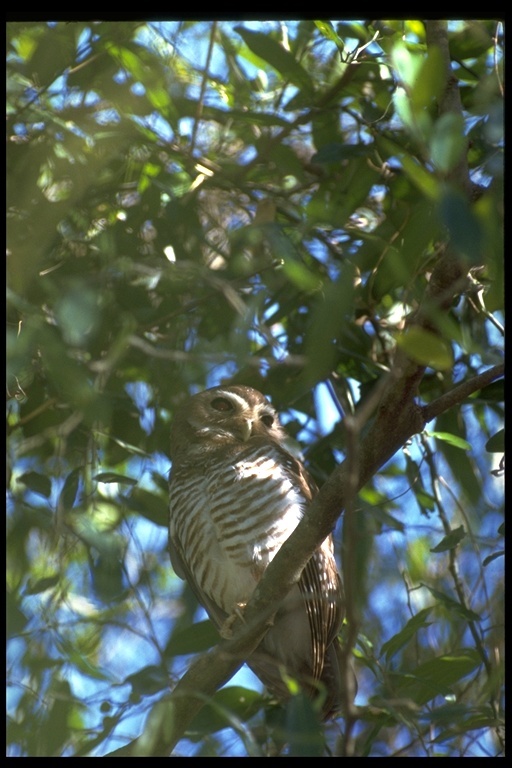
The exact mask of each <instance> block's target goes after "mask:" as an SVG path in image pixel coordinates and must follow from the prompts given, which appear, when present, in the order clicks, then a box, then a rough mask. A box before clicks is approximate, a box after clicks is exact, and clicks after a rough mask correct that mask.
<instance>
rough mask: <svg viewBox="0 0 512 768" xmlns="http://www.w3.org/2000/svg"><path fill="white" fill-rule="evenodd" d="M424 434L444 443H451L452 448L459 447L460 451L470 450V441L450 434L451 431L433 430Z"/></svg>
mask: <svg viewBox="0 0 512 768" xmlns="http://www.w3.org/2000/svg"><path fill="white" fill-rule="evenodd" d="M426 434H427V435H428V436H429V437H435V439H436V440H441V441H442V442H444V443H448V444H449V445H453V446H454V448H460V449H461V450H462V451H470V450H471V443H468V441H467V440H464V438H462V437H459V435H452V434H451V432H439V431H437V430H435V431H434V432H430V431H429V432H427V433H426Z"/></svg>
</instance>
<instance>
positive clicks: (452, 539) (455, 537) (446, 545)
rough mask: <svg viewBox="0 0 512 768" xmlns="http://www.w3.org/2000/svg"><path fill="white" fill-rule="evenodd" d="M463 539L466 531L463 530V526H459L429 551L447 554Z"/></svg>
mask: <svg viewBox="0 0 512 768" xmlns="http://www.w3.org/2000/svg"><path fill="white" fill-rule="evenodd" d="M464 538H466V531H465V530H464V526H463V525H461V526H459V528H454V529H453V531H450V533H448V534H447V535H446V536H444V537H443V538H442V539H441V541H440V542H439V544H436V546H435V547H432V549H431V550H430V551H431V552H447V551H448V550H450V549H455V547H456V546H457V544H459V543H460V542H461V541H462V539H464Z"/></svg>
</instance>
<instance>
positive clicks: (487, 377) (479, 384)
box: [421, 363, 505, 423]
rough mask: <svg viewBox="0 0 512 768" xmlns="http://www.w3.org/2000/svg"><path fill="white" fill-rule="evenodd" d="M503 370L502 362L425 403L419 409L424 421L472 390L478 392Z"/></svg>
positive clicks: (461, 398)
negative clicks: (427, 403)
mask: <svg viewBox="0 0 512 768" xmlns="http://www.w3.org/2000/svg"><path fill="white" fill-rule="evenodd" d="M504 372H505V364H504V363H500V365H495V366H493V367H492V368H489V369H488V370H487V371H484V372H483V373H480V374H479V375H478V376H473V378H471V379H468V381H463V382H462V384H459V385H458V386H457V387H455V388H454V389H452V390H451V391H450V392H446V394H444V395H442V396H441V397H438V398H437V400H434V402H432V403H429V405H425V406H424V407H423V408H422V409H421V412H422V415H423V418H424V419H425V423H427V422H429V421H432V419H435V418H436V416H439V415H440V414H441V413H444V412H445V411H448V410H449V409H450V408H453V406H454V405H458V404H459V403H461V402H462V401H463V400H465V399H466V397H469V396H470V395H472V394H473V393H474V392H478V390H479V389H483V387H486V386H487V385H488V384H490V383H491V382H492V381H495V380H496V379H499V378H500V377H501V376H503V374H504Z"/></svg>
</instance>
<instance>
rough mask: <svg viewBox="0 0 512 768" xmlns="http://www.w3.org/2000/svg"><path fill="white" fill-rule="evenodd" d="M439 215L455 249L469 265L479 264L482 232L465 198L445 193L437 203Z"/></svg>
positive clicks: (481, 252) (481, 256)
mask: <svg viewBox="0 0 512 768" xmlns="http://www.w3.org/2000/svg"><path fill="white" fill-rule="evenodd" d="M439 215H440V218H441V221H442V222H443V224H444V226H445V227H446V228H447V230H448V232H449V234H450V237H451V240H452V244H453V245H454V246H455V248H457V250H458V251H459V252H460V253H461V254H462V255H464V256H466V257H467V258H468V260H469V261H470V263H472V264H480V263H481V260H482V258H483V255H484V254H483V251H482V243H483V232H482V227H481V224H480V222H479V220H478V219H477V217H476V216H475V215H474V213H473V211H472V210H471V207H470V204H469V202H468V200H467V198H466V197H464V196H463V195H461V194H459V193H458V192H452V191H448V192H446V193H445V194H444V195H443V197H442V198H441V202H440V203H439Z"/></svg>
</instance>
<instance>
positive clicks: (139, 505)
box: [126, 487, 169, 528]
mask: <svg viewBox="0 0 512 768" xmlns="http://www.w3.org/2000/svg"><path fill="white" fill-rule="evenodd" d="M126 504H127V506H128V507H129V508H130V509H132V510H133V511H134V512H137V513H138V514H140V515H143V517H145V518H147V519H148V520H150V521H151V522H152V523H155V524H156V525H160V526H162V527H164V528H167V525H168V523H169V506H168V499H167V498H166V499H165V500H164V499H163V497H162V496H159V495H157V494H155V493H152V492H151V491H146V490H145V489H144V488H139V487H137V488H134V489H133V490H132V492H131V493H130V495H129V497H128V498H127V499H126Z"/></svg>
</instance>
